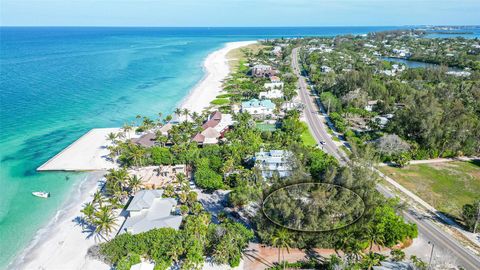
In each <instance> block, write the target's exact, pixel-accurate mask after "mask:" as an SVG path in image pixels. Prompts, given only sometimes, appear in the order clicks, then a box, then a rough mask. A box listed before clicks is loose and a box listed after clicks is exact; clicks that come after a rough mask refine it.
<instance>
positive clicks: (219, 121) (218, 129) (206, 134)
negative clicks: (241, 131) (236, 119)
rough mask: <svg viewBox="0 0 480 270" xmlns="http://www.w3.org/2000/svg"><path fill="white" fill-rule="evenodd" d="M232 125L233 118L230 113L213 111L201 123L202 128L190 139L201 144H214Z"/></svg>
mask: <svg viewBox="0 0 480 270" xmlns="http://www.w3.org/2000/svg"><path fill="white" fill-rule="evenodd" d="M232 125H233V118H232V115H231V114H222V113H221V112H219V111H216V112H213V113H212V114H210V116H209V118H208V120H207V121H206V122H205V123H204V124H203V125H202V129H203V130H202V131H201V132H199V133H197V134H196V135H195V136H194V137H193V139H192V140H193V141H195V142H197V143H198V144H201V145H204V144H216V143H218V141H219V139H221V138H223V136H224V135H225V132H227V131H228V130H229V129H230V127H231V126H232Z"/></svg>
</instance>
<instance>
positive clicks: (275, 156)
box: [253, 150, 292, 179]
mask: <svg viewBox="0 0 480 270" xmlns="http://www.w3.org/2000/svg"><path fill="white" fill-rule="evenodd" d="M291 156H292V154H291V153H290V152H288V151H285V150H270V151H260V152H257V153H255V157H254V158H253V160H254V162H255V167H257V168H258V169H260V171H261V172H262V177H263V178H264V179H268V178H271V177H272V176H273V175H274V174H278V176H279V177H287V176H289V175H290V174H291V172H292V168H291V166H290V161H291V160H290V159H291Z"/></svg>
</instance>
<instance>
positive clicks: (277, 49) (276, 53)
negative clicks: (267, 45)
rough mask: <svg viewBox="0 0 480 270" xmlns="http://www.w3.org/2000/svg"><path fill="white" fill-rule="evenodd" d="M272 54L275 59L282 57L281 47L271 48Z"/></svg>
mask: <svg viewBox="0 0 480 270" xmlns="http://www.w3.org/2000/svg"><path fill="white" fill-rule="evenodd" d="M272 54H273V55H275V56H276V57H280V56H281V55H282V47H280V46H275V47H273V50H272Z"/></svg>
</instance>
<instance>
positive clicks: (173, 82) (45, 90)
mask: <svg viewBox="0 0 480 270" xmlns="http://www.w3.org/2000/svg"><path fill="white" fill-rule="evenodd" d="M387 29H392V27H332V28H214V29H208V28H0V104H1V109H0V124H1V131H2V136H1V137H0V161H1V164H0V186H1V187H2V188H1V191H2V192H1V194H2V195H1V196H0V269H3V268H6V266H7V265H8V263H9V262H11V261H12V260H13V258H14V256H15V254H17V252H19V251H21V250H22V249H23V248H24V247H26V246H27V245H28V243H29V242H30V241H31V240H32V239H33V238H34V236H35V233H36V232H37V231H38V230H39V229H40V228H41V227H42V226H44V225H45V224H47V223H48V222H49V221H51V220H52V219H54V218H55V217H56V215H57V214H58V211H59V209H60V207H61V205H62V203H64V202H65V201H66V200H67V199H69V198H71V196H75V195H73V194H78V193H74V192H73V191H74V190H73V188H74V187H75V186H76V185H75V184H78V183H79V181H82V179H84V178H85V177H84V176H85V174H84V173H83V174H82V173H60V172H58V173H37V172H36V171H35V169H36V168H37V167H38V166H40V165H41V164H43V163H44V162H45V161H47V160H48V159H49V158H51V157H52V156H53V155H55V154H56V153H57V152H59V151H60V150H62V149H63V148H64V147H66V146H67V145H69V144H70V143H72V142H73V141H74V140H76V139H77V138H78V137H80V136H81V135H82V134H84V133H85V132H86V131H88V130H89V129H91V128H95V127H116V126H120V125H122V124H123V123H125V122H127V121H132V120H134V118H135V116H136V115H137V114H142V115H148V116H155V115H157V113H158V112H163V113H164V114H166V113H170V112H172V111H173V109H174V108H175V106H176V105H177V104H178V103H179V102H180V101H181V100H182V99H183V98H184V97H185V96H186V95H187V93H188V92H189V90H190V89H191V88H192V87H193V86H194V85H195V84H196V83H197V82H198V81H199V80H200V79H201V78H202V77H203V76H204V73H203V69H202V63H203V59H204V58H205V57H206V56H207V55H208V54H209V53H210V52H212V51H214V50H216V49H218V48H220V47H222V46H223V44H224V43H225V42H227V41H238V40H252V39H259V38H273V37H281V36H306V35H324V36H333V35H337V34H344V33H353V34H358V33H367V32H370V31H380V30H387ZM37 190H46V191H49V192H51V194H52V197H51V198H50V199H48V200H44V199H39V198H36V197H33V196H32V195H31V192H32V191H37ZM77 196H78V195H77Z"/></svg>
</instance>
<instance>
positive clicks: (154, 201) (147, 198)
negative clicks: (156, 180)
mask: <svg viewBox="0 0 480 270" xmlns="http://www.w3.org/2000/svg"><path fill="white" fill-rule="evenodd" d="M162 195H163V190H141V191H139V192H137V193H136V194H135V197H133V199H132V201H131V202H130V204H129V205H128V208H127V210H126V211H127V212H128V217H127V219H126V220H125V222H124V223H123V225H122V227H121V228H120V232H119V233H126V232H128V233H131V234H138V233H142V232H146V231H149V230H152V229H156V228H173V229H176V230H178V228H180V224H181V223H182V216H177V215H172V210H174V208H175V207H176V206H177V201H176V200H175V199H173V198H162Z"/></svg>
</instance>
